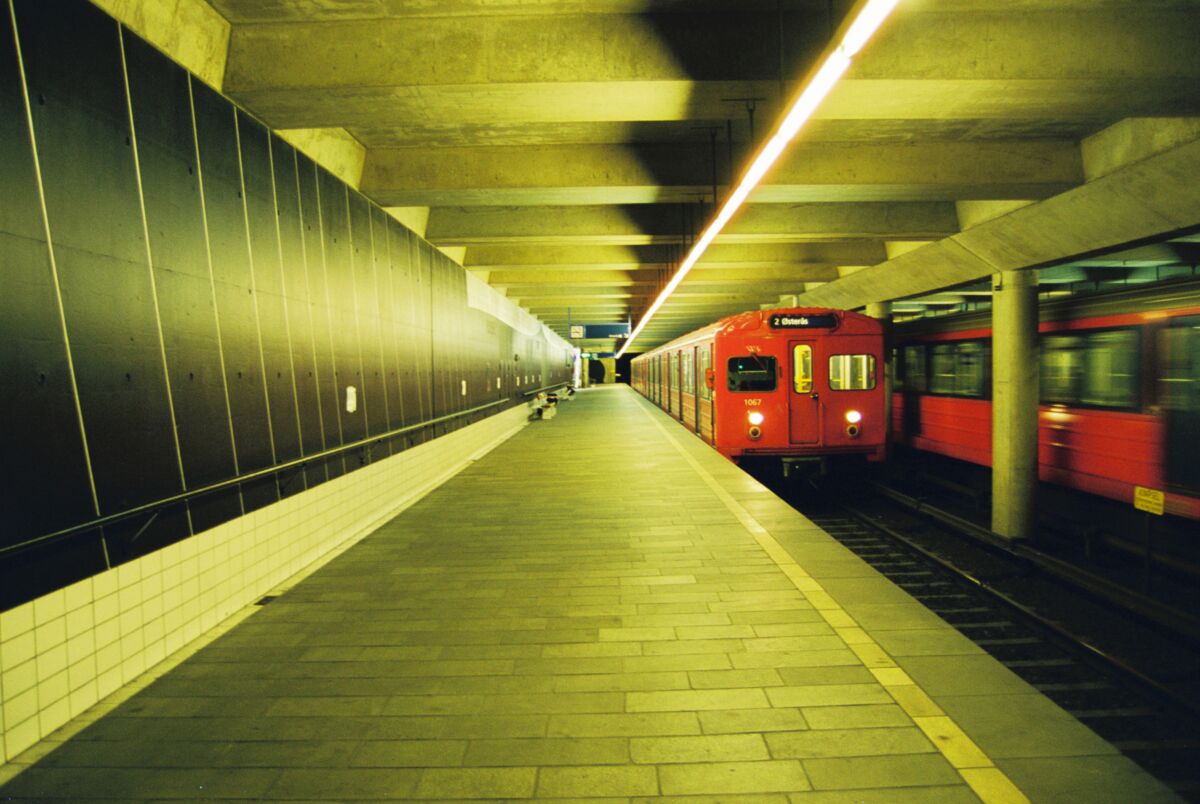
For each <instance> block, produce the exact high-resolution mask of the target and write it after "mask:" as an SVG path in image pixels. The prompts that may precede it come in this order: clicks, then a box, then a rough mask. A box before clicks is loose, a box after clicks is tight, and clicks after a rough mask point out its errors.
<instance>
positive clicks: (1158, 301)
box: [891, 281, 1200, 519]
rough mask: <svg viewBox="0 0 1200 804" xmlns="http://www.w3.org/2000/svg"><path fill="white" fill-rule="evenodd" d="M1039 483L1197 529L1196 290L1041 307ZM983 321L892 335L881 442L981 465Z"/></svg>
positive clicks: (1189, 286) (988, 423) (988, 442)
mask: <svg viewBox="0 0 1200 804" xmlns="http://www.w3.org/2000/svg"><path fill="white" fill-rule="evenodd" d="M1040 318H1041V320H1040V325H1039V331H1040V339H1039V340H1040V343H1039V360H1040V370H1041V404H1040V408H1039V411H1040V412H1039V425H1038V472H1039V475H1040V477H1041V479H1042V480H1043V481H1046V482H1049V483H1055V484H1059V485H1063V486H1067V487H1070V488H1074V489H1077V490H1079V491H1083V492H1088V493H1091V494H1097V495H1101V496H1104V497H1109V498H1112V499H1116V500H1121V501H1124V502H1129V503H1132V500H1133V494H1134V487H1135V486H1144V487H1147V488H1151V489H1157V490H1161V491H1163V492H1165V506H1164V507H1165V509H1166V512H1167V513H1169V514H1174V515H1176V516H1181V517H1187V518H1190V519H1200V283H1196V282H1194V281H1189V282H1183V283H1179V284H1173V285H1160V286H1155V287H1153V288H1149V289H1144V290H1129V291H1121V292H1117V293H1111V294H1104V295H1094V296H1090V297H1088V296H1084V297H1074V298H1068V299H1064V300H1057V301H1053V302H1050V303H1045V304H1043V305H1042V307H1041V310H1040ZM990 327H991V321H990V313H986V312H985V313H978V314H976V313H969V314H964V315H954V316H945V317H941V318H927V319H920V320H917V321H913V322H910V323H906V324H899V325H897V327H896V330H895V335H894V339H893V360H894V365H895V376H894V383H893V395H892V422H891V424H892V439H893V442H894V443H897V444H903V445H907V446H910V447H912V448H915V449H918V450H925V451H928V452H934V453H938V454H941V455H947V456H950V457H952V458H957V459H960V460H963V461H969V462H971V463H976V464H980V465H983V466H990V465H991V460H992V405H991V376H990V375H991V328H990Z"/></svg>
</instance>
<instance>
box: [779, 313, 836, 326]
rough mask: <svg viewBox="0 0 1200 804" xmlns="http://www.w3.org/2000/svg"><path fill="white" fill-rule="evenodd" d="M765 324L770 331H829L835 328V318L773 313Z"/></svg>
mask: <svg viewBox="0 0 1200 804" xmlns="http://www.w3.org/2000/svg"><path fill="white" fill-rule="evenodd" d="M767 323H768V324H769V325H770V327H771V329H831V328H833V327H836V326H837V316H835V315H788V314H786V313H774V314H772V316H771V318H770V319H769V320H768V322H767Z"/></svg>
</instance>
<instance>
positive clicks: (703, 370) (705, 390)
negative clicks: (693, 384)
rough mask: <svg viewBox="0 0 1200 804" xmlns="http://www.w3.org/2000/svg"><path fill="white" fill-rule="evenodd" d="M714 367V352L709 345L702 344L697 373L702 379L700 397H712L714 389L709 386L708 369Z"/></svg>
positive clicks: (698, 377)
mask: <svg viewBox="0 0 1200 804" xmlns="http://www.w3.org/2000/svg"><path fill="white" fill-rule="evenodd" d="M711 367H712V354H711V352H709V347H708V346H707V345H705V346H701V347H700V348H699V350H697V354H696V375H697V379H698V380H699V381H700V398H701V399H712V389H710V388H709V387H708V370H709V368H711Z"/></svg>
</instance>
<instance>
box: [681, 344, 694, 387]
mask: <svg viewBox="0 0 1200 804" xmlns="http://www.w3.org/2000/svg"><path fill="white" fill-rule="evenodd" d="M683 390H684V392H685V393H689V394H694V393H696V382H695V380H694V379H693V378H692V353H691V351H690V350H689V351H686V352H684V353H683Z"/></svg>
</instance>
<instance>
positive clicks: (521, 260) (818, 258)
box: [466, 240, 887, 270]
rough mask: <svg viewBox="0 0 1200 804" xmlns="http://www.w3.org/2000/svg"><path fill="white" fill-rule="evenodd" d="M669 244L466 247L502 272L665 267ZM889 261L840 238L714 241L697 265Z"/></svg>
mask: <svg viewBox="0 0 1200 804" xmlns="http://www.w3.org/2000/svg"><path fill="white" fill-rule="evenodd" d="M682 256H683V255H682V254H681V253H680V250H679V249H678V248H675V247H671V246H661V245H658V246H608V245H595V246H581V245H557V244H547V245H528V244H518V245H484V246H475V247H473V248H471V249H469V251H468V253H467V255H466V265H467V267H468V268H475V269H481V270H482V269H488V270H501V269H520V268H526V269H528V268H529V267H530V266H533V267H537V266H570V267H571V270H585V266H589V265H591V266H593V267H594V268H595V269H596V270H613V269H614V267H615V266H619V267H622V268H635V267H638V266H647V267H649V266H660V265H661V266H667V267H669V268H673V267H674V266H675V265H677V264H678V261H679V259H681V258H682ZM885 259H887V253H886V250H885V248H884V245H883V244H882V243H881V242H879V241H877V240H839V241H836V242H825V243H820V242H818V243H753V244H724V245H723V244H720V243H717V244H714V245H713V246H712V247H711V248H710V249H709V250H708V251H707V252H705V254H704V257H703V259H701V261H700V264H699V265H698V266H697V268H696V270H702V269H704V268H706V267H707V268H725V269H734V268H740V267H745V268H778V269H786V268H788V267H789V266H796V267H801V266H812V265H815V266H830V265H835V266H836V265H874V264H875V263H878V262H882V261H883V260H885Z"/></svg>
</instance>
